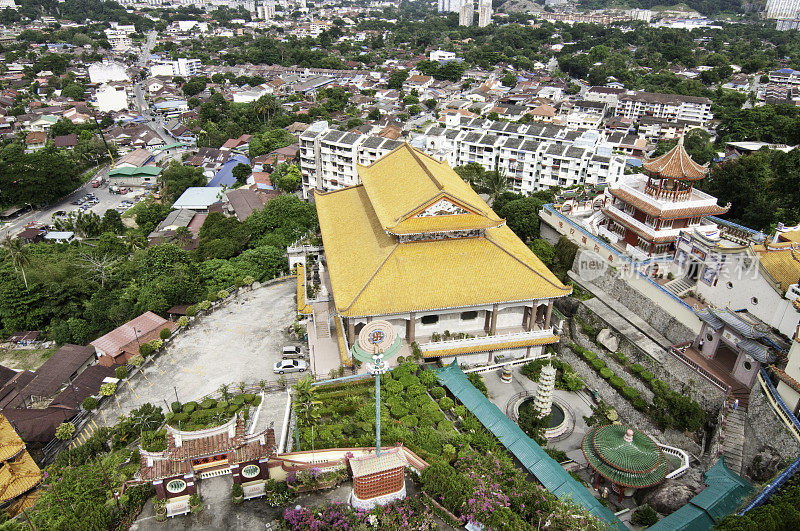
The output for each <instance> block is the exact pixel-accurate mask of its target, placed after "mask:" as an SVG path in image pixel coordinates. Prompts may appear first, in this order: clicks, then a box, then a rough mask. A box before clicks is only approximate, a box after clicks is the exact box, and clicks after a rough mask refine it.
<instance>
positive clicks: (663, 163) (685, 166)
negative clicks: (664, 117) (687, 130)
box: [642, 136, 708, 180]
mask: <svg viewBox="0 0 800 531" xmlns="http://www.w3.org/2000/svg"><path fill="white" fill-rule="evenodd" d="M676 157H677V159H676ZM642 167H643V168H644V169H645V170H648V171H651V172H654V173H657V174H658V175H659V176H660V177H666V178H671V179H690V180H697V179H702V178H703V177H705V176H706V174H707V173H708V164H698V163H697V162H695V161H694V160H693V159H692V157H691V156H689V154H688V153H687V152H686V148H685V146H684V137H683V136H681V137H680V138H679V139H678V143H677V144H675V146H674V147H673V148H672V149H670V150H669V151H667V152H666V153H664V154H662V155H659V156H658V157H654V158H652V159H645V160H644V161H643V162H642Z"/></svg>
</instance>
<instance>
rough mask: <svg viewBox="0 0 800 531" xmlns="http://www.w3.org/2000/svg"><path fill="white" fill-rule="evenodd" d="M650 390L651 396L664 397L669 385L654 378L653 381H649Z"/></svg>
mask: <svg viewBox="0 0 800 531" xmlns="http://www.w3.org/2000/svg"><path fill="white" fill-rule="evenodd" d="M650 389H652V390H653V394H656V395H665V394H667V393H669V384H667V382H665V381H663V380H659V379H657V378H654V379H653V380H650Z"/></svg>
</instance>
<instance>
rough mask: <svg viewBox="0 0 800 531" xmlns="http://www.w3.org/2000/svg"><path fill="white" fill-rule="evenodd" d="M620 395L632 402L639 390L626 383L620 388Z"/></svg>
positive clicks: (637, 396) (637, 395)
mask: <svg viewBox="0 0 800 531" xmlns="http://www.w3.org/2000/svg"><path fill="white" fill-rule="evenodd" d="M622 396H624V397H625V398H626V399H628V400H630V401H631V402H633V401H634V400H636V399H637V398H639V391H638V390H636V389H634V388H633V387H628V386H627V385H626V386H624V387H623V388H622Z"/></svg>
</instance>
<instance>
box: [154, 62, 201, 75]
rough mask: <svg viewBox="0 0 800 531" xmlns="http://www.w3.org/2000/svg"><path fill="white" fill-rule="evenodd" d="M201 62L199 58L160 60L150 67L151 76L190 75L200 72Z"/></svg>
mask: <svg viewBox="0 0 800 531" xmlns="http://www.w3.org/2000/svg"><path fill="white" fill-rule="evenodd" d="M202 66H203V63H201V62H200V59H187V58H185V57H181V58H179V59H178V60H177V61H162V62H160V63H156V64H154V65H153V66H151V67H150V75H152V76H182V77H192V76H196V75H197V74H198V73H200V69H201V68H202Z"/></svg>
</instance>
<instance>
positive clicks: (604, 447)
mask: <svg viewBox="0 0 800 531" xmlns="http://www.w3.org/2000/svg"><path fill="white" fill-rule="evenodd" d="M582 450H583V455H584V456H585V457H586V461H587V462H588V463H589V468H591V469H592V470H593V476H594V477H593V481H592V484H593V486H594V488H595V489H599V488H600V486H601V483H602V482H603V480H606V481H608V482H610V483H611V488H612V490H613V491H614V492H616V493H617V495H618V497H619V501H622V498H623V496H632V495H633V493H634V492H635V491H636V489H642V488H647V487H652V486H654V485H658V484H659V483H661V482H662V481H664V479H665V478H666V476H667V473H668V472H669V469H670V464H669V460H668V459H667V456H666V454H665V453H664V451H663V450H662V449H661V448H660V447H659V446H658V445H657V444H656V443H655V441H654V440H653V439H651V438H650V437H649V436H647V435H645V434H644V433H642V432H640V431H638V430H632V429H630V428H627V427H626V426H622V425H621V424H607V425H604V426H595V427H593V428H592V429H590V430H589V431H588V432H587V433H586V435H585V436H584V437H583V444H582Z"/></svg>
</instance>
